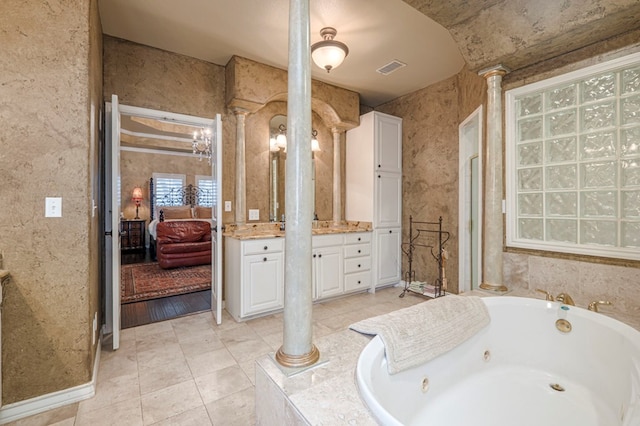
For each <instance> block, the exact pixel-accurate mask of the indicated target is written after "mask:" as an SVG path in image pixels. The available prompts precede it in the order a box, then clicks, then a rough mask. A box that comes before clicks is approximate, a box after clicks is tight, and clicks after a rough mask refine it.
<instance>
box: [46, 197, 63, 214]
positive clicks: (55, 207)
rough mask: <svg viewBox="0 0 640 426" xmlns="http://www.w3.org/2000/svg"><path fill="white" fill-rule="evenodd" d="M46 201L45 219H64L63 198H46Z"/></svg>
mask: <svg viewBox="0 0 640 426" xmlns="http://www.w3.org/2000/svg"><path fill="white" fill-rule="evenodd" d="M44 200H45V201H44V217H62V197H46V198H45V199H44Z"/></svg>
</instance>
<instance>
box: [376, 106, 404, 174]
mask: <svg viewBox="0 0 640 426" xmlns="http://www.w3.org/2000/svg"><path fill="white" fill-rule="evenodd" d="M374 137H375V156H374V158H375V170H376V171H378V170H380V171H387V172H394V173H402V119H400V118H398V117H393V116H391V115H387V114H380V113H376V116H375V136H374Z"/></svg>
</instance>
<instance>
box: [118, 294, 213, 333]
mask: <svg viewBox="0 0 640 426" xmlns="http://www.w3.org/2000/svg"><path fill="white" fill-rule="evenodd" d="M209 310H211V290H203V291H197V292H195V293H187V294H180V295H177V296H169V297H163V298H160V299H152V300H145V301H142V302H134V303H126V304H123V305H122V307H121V312H120V327H121V328H123V329H124V328H131V327H137V326H139V325H144V324H151V323H152V322H158V321H165V320H169V319H173V318H178V317H182V316H185V315H191V314H194V313H198V312H203V311H209Z"/></svg>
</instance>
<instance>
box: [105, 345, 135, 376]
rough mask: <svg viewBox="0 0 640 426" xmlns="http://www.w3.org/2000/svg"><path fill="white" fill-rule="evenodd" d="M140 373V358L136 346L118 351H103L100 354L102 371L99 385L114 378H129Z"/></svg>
mask: <svg viewBox="0 0 640 426" xmlns="http://www.w3.org/2000/svg"><path fill="white" fill-rule="evenodd" d="M137 372H138V358H137V356H136V349H135V346H133V347H129V348H127V349H124V348H120V349H118V350H117V351H102V353H101V354H100V369H99V370H98V383H100V382H102V381H104V380H108V379H110V378H112V377H117V376H127V375H129V374H136V373H137Z"/></svg>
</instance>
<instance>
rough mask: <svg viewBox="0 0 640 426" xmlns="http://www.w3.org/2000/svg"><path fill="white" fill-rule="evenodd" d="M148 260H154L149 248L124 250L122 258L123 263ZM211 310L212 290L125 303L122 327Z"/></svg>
mask: <svg viewBox="0 0 640 426" xmlns="http://www.w3.org/2000/svg"><path fill="white" fill-rule="evenodd" d="M148 262H152V260H151V257H150V255H149V251H148V250H145V251H139V252H123V253H122V257H121V258H120V263H121V264H122V265H127V264H132V263H148ZM210 310H211V290H202V291H196V292H194V293H187V294H180V295H177V296H169V297H162V298H160V299H152V300H145V301H142V302H134V303H125V304H123V305H121V307H120V328H121V329H125V328H131V327H137V326H139V325H145V324H151V323H153V322H158V321H166V320H170V319H173V318H178V317H182V316H185V315H191V314H195V313H198V312H203V311H210Z"/></svg>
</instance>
